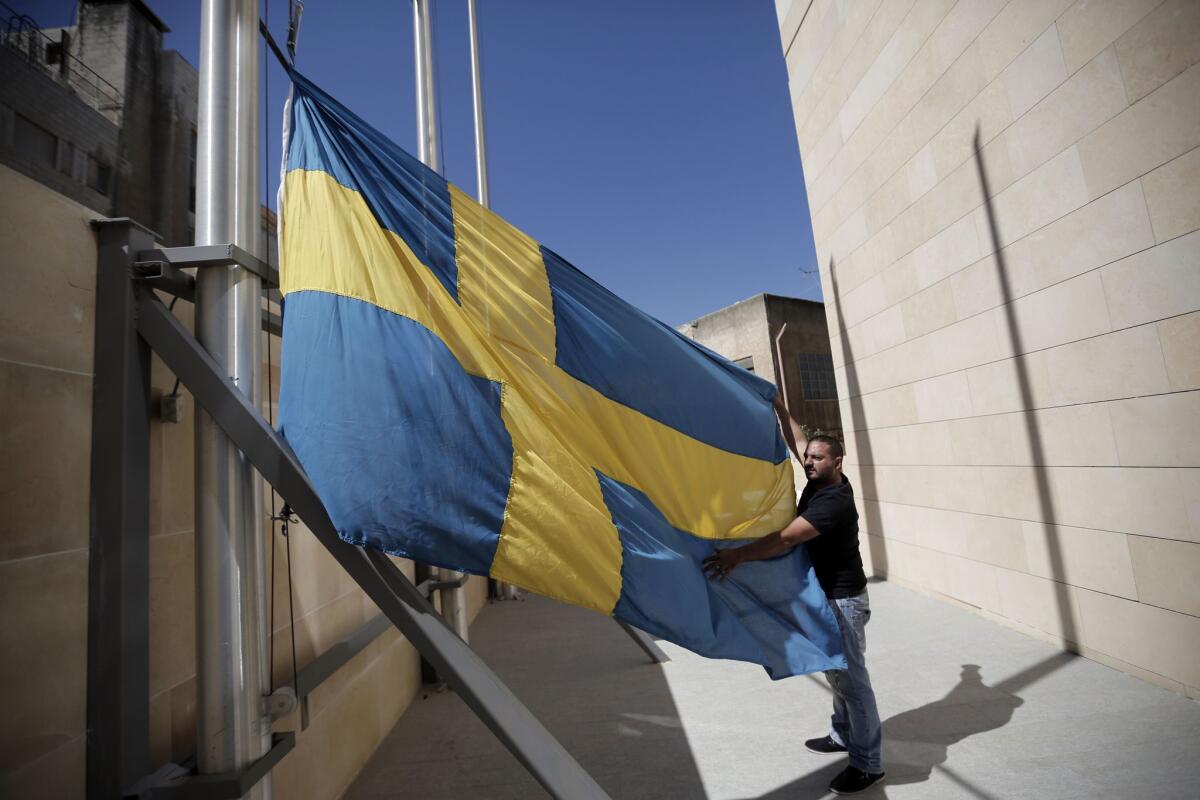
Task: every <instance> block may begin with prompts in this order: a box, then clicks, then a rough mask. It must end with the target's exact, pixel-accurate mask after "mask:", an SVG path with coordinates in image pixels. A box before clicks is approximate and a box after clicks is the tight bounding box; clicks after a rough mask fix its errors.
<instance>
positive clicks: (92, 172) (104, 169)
mask: <svg viewBox="0 0 1200 800" xmlns="http://www.w3.org/2000/svg"><path fill="white" fill-rule="evenodd" d="M87 164H88V165H87V185H88V187H89V188H91V189H95V190H96V191H97V192H99V193H100V194H103V195H107V194H108V193H109V191H110V190H111V188H112V187H111V184H112V167H111V166H109V165H108V164H105V163H104V162H103V161H101V160H100V159H98V158H96V157H95V156H88V162H87Z"/></svg>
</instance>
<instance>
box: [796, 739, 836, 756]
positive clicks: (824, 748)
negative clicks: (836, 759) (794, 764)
mask: <svg viewBox="0 0 1200 800" xmlns="http://www.w3.org/2000/svg"><path fill="white" fill-rule="evenodd" d="M804 746H805V747H807V748H808V752H810V753H816V754H817V755H821V756H831V755H833V754H834V753H844V752H846V747H845V745H840V744H838V743H837V742H835V741H834V740H833V737H832V736H822V737H821V738H820V739H809V740H808V741H807V742H805V743H804Z"/></svg>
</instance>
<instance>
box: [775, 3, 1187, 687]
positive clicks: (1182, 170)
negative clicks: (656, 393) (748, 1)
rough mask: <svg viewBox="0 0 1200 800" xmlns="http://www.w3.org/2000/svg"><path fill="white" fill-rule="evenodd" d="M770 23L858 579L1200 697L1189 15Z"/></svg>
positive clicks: (916, 13) (990, 10) (877, 14)
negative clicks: (841, 436) (915, 594)
mask: <svg viewBox="0 0 1200 800" xmlns="http://www.w3.org/2000/svg"><path fill="white" fill-rule="evenodd" d="M776 8H777V12H778V17H779V21H780V32H781V40H782V46H783V50H784V53H785V57H786V61H787V67H788V76H789V82H790V91H791V97H792V103H793V108H794V112H795V120H796V132H797V136H798V139H799V145H800V150H801V155H802V157H803V159H804V167H805V176H806V181H807V190H808V199H809V203H810V210H811V216H812V223H813V231H814V236H815V240H816V246H817V253H818V257H819V263H820V267H821V278H822V288H823V291H824V295H825V298H826V308H827V311H828V318H829V336H830V339H831V343H832V346H833V353H834V360H835V366H836V367H837V376H838V388H839V395H840V402H841V408H842V419H843V421H844V422H845V425H846V429H847V444H848V457H847V462H848V473H849V474H850V475H851V476H852V479H854V480H856V481H857V483H858V486H859V488H860V499H861V503H862V504H863V508H862V509H861V510H862V511H863V512H864V522H865V528H866V530H867V532H868V533H869V536H868V537H867V542H866V543H865V544H864V556H865V557H867V558H869V560H870V562H871V565H872V568H873V570H874V571H875V573H876V574H880V575H886V576H887V577H888V578H889V579H894V580H898V581H901V582H904V583H907V584H909V585H912V586H916V587H919V588H921V589H923V590H925V591H928V592H931V593H934V594H937V595H940V596H943V597H946V598H950V599H952V600H953V601H955V602H957V603H961V604H964V605H967V606H970V607H973V608H976V609H978V610H979V611H980V612H981V613H983V614H985V615H987V616H989V617H991V618H993V619H996V620H999V621H1002V622H1004V623H1006V624H1009V625H1011V626H1013V627H1016V628H1019V629H1021V630H1024V631H1027V632H1029V633H1031V634H1034V635H1037V636H1040V637H1043V638H1046V639H1049V640H1052V641H1055V642H1059V643H1061V644H1063V645H1064V646H1066V647H1068V648H1070V649H1073V650H1075V651H1077V652H1081V653H1083V654H1085V655H1087V656H1089V657H1092V658H1095V659H1097V660H1099V661H1102V662H1104V663H1107V664H1110V665H1114V666H1117V667H1119V668H1121V669H1124V670H1127V671H1129V672H1131V673H1133V674H1136V675H1139V676H1141V677H1143V678H1145V679H1147V680H1150V681H1152V682H1154V683H1157V684H1160V685H1163V686H1167V687H1170V688H1172V689H1174V690H1176V691H1180V692H1186V693H1188V694H1190V695H1192V696H1197V695H1198V694H1200V589H1198V588H1197V587H1200V581H1197V576H1198V575H1200V231H1198V228H1200V192H1198V191H1197V188H1196V187H1197V186H1198V185H1200V150H1198V149H1197V146H1198V145H1200V64H1198V63H1197V62H1198V61H1200V3H1196V2H1194V1H1193V0H1109V1H1107V2H1097V1H1096V0H1091V1H1085V0H1078V2H1076V0H957V1H956V0H862V1H861V2H858V1H857V0H856V1H855V2H842V1H841V0H811V2H810V0H777V2H776ZM985 180H986V186H987V191H986V194H985V191H984V185H985V184H984V181H985Z"/></svg>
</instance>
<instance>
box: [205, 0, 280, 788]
mask: <svg viewBox="0 0 1200 800" xmlns="http://www.w3.org/2000/svg"><path fill="white" fill-rule="evenodd" d="M200 16H201V27H200V92H199V94H200V97H199V117H198V131H197V143H198V153H197V169H196V244H198V245H224V244H234V245H237V246H238V247H241V248H242V249H244V250H246V251H248V252H250V253H255V254H257V253H258V250H259V245H258V228H259V176H260V172H259V162H258V158H259V152H258V134H259V131H258V123H259V102H258V97H259V96H258V81H259V58H258V52H259V50H258V48H259V44H258V0H204V2H203V3H202V5H201V12H200ZM261 298H262V282H261V280H260V279H259V277H258V276H257V275H255V274H254V273H252V272H250V271H249V270H247V269H244V268H242V267H238V266H229V267H209V268H206V269H202V270H199V272H198V274H197V275H196V337H197V339H199V341H200V343H201V344H202V345H203V346H204V347H205V348H206V349H207V350H208V352H209V354H210V355H212V357H213V358H214V359H215V360H216V361H217V363H218V364H220V366H221V368H222V369H223V370H224V371H225V374H226V375H228V376H230V378H231V379H232V380H233V382H234V384H235V385H236V386H237V387H238V389H239V390H241V391H242V392H243V393H244V394H245V395H246V396H247V397H248V398H249V399H250V401H251V402H252V403H253V404H254V405H256V406H257V405H258V404H259V402H260V401H261V397H260V387H259V376H260V370H261V352H260V345H259V337H260V335H261V334H260V330H261V313H262V309H261V302H262V299H261ZM195 481H196V500H195V502H196V520H195V548H196V691H197V708H196V736H197V741H196V759H197V766H198V769H199V772H201V773H222V772H232V771H237V770H240V769H244V768H246V767H248V766H249V765H250V764H251V763H253V762H254V761H256V760H258V759H259V758H260V757H261V756H263V755H264V754H265V753H266V752H267V751H268V750H269V749H270V745H271V723H270V719H269V718H268V717H267V716H266V714H265V705H264V703H263V698H264V696H265V695H266V694H267V687H268V686H269V685H270V676H269V675H267V669H268V667H267V665H268V663H269V661H268V658H267V631H266V627H267V623H266V581H265V574H266V569H265V545H264V542H263V525H262V482H261V480H260V479H259V477H258V473H257V472H255V470H254V468H253V467H252V466H251V465H250V462H249V461H248V460H247V459H246V457H245V455H244V454H243V453H242V452H241V451H240V450H238V448H236V447H235V446H234V445H233V443H232V442H231V441H230V440H229V438H228V437H227V436H226V435H225V433H224V431H222V430H221V429H220V428H219V427H218V426H217V424H216V423H215V422H214V421H213V419H212V418H211V417H210V416H209V415H208V414H207V413H205V412H204V411H203V410H201V409H200V408H198V407H197V409H196V477H195ZM246 796H247V797H250V798H255V799H256V800H265V799H266V798H269V797H270V796H271V783H270V776H266V777H264V778H263V780H262V781H260V782H259V783H258V784H257V785H255V786H254V788H253V789H251V791H250V793H249V794H247V795H246Z"/></svg>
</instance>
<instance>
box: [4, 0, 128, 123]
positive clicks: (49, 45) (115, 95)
mask: <svg viewBox="0 0 1200 800" xmlns="http://www.w3.org/2000/svg"><path fill="white" fill-rule="evenodd" d="M61 33H62V35H61V38H60V39H58V40H57V41H56V40H55V39H53V38H51V37H50V36H47V35H46V32H45V31H44V30H42V28H41V27H40V26H39V25H38V23H37V21H36V20H35V19H33V18H32V17H30V16H29V15H28V14H22V13H20V12H18V11H17V10H15V9H14V8H12V7H11V6H9V5H8V4H6V3H3V2H0V44H3V45H4V46H5V47H8V48H9V49H10V50H15V51H16V52H17V53H19V54H20V55H21V57H22V58H23V59H24V60H25V61H26V62H27V63H28V64H29V65H30V66H31V67H34V68H35V69H38V70H40V71H41V72H42V73H43V74H45V75H46V76H48V77H50V78H53V79H54V80H55V82H57V83H58V84H60V85H62V86H64V87H66V88H68V89H70V90H71V91H72V92H74V93H75V94H76V95H77V96H78V97H79V98H80V99H81V100H83V101H84V102H85V103H87V104H88V105H89V106H91V107H92V108H94V109H96V110H97V111H99V112H101V113H106V114H107V113H119V112H120V111H121V110H122V109H123V108H124V106H125V98H124V95H123V94H122V93H121V90H120V89H118V88H117V87H116V86H113V85H112V84H111V83H110V82H109V81H107V80H106V79H105V78H104V77H103V76H101V75H100V73H98V72H96V71H95V70H94V69H92V68H91V67H89V66H88V65H87V64H85V63H84V62H83V61H80V60H79V59H78V58H77V57H75V56H73V55H71V37H72V35H73V34H72V33H69V32H68V29H67V28H64V29H62V32H61ZM51 53H54V54H55V55H56V57H57V61H56V62H55V63H51V61H50V54H51Z"/></svg>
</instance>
